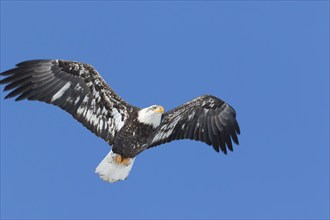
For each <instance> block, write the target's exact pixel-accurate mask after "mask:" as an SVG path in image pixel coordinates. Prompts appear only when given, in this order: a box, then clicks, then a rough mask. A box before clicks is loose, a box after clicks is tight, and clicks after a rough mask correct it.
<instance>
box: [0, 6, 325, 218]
mask: <svg viewBox="0 0 330 220" xmlns="http://www.w3.org/2000/svg"><path fill="white" fill-rule="evenodd" d="M37 58H57V59H68V60H76V61H83V62H86V63H90V64H92V65H93V66H94V67H95V68H96V69H97V70H98V71H99V72H100V73H101V75H102V76H103V77H104V79H105V80H106V81H107V82H108V83H109V84H110V86H111V87H112V88H113V89H114V90H115V91H116V92H117V93H118V94H119V95H120V96H122V97H123V98H124V99H125V100H126V101H128V102H129V103H131V104H133V105H136V106H140V107H146V106H149V105H152V104H161V105H163V106H164V107H165V109H167V110H169V109H171V108H174V107H176V106H178V105H180V104H182V103H184V102H187V101H189V100H191V99H193V98H195V97H196V96H199V95H202V94H213V95H215V96H218V97H219V98H221V99H223V100H225V101H227V102H228V103H230V104H231V105H232V106H233V107H234V108H235V109H236V111H237V119H238V122H239V123H240V127H241V131H242V134H241V135H240V136H239V139H240V145H239V146H235V149H234V152H230V153H229V154H228V155H227V156H225V155H223V154H221V153H220V154H217V153H216V152H215V151H214V150H213V149H212V148H211V147H209V146H207V145H206V144H203V143H201V142H194V141H176V142H172V143H169V144H167V145H163V146H161V147H158V148H154V149H152V150H149V151H146V152H144V153H142V154H141V155H140V156H138V158H137V159H136V161H135V164H134V167H133V169H132V172H131V174H130V176H129V178H128V180H126V181H123V182H118V183H115V184H109V183H106V182H103V181H102V180H101V179H100V178H99V177H98V175H97V174H95V173H94V169H95V167H96V166H97V165H98V164H99V162H100V161H101V160H102V159H103V158H104V157H105V155H106V154H107V153H108V152H109V150H110V148H109V146H108V145H107V143H106V142H104V141H103V140H102V139H99V138H97V137H96V136H95V135H94V134H92V133H91V132H90V131H88V130H87V129H85V128H84V127H83V126H81V125H80V124H79V123H78V122H76V121H75V120H73V119H72V117H71V116H70V115H69V114H67V113H66V112H64V111H62V110H60V109H59V108H56V107H53V106H51V105H46V104H44V103H40V102H28V101H22V102H14V101H13V100H5V101H4V100H3V97H4V96H5V94H4V93H2V94H1V218H32V219H36V218H53V219H54V218H55V219H60V218H66V219H67V218H79V219H83V218H104V219H111V218H216V219H218V218H219V219H222V218H240V219H244V218H250V219H251V218H252V219H254V218H275V219H276V218H298V219H303V218H305V219H306V218H307V219H312V218H313V219H327V218H329V2H328V1H289V2H285V1H265V2H264V1H233V2H230V1H207V2H204V1H203V2H202V1H171V2H161V1H139V2H133V1H125V2H118V1H113V2H108V1H98V2H92V1H90V2H89V1H85V2H78V1H71V2H65V1H59V2H56V1H53V2H42V1H35V2H23V1H16V2H9V1H1V71H4V70H7V69H9V68H12V67H14V65H15V64H16V63H18V62H21V61H24V60H29V59H37ZM2 88H3V87H2Z"/></svg>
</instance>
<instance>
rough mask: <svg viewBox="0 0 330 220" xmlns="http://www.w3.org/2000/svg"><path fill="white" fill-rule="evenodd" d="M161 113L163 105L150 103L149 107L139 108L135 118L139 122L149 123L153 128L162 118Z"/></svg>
mask: <svg viewBox="0 0 330 220" xmlns="http://www.w3.org/2000/svg"><path fill="white" fill-rule="evenodd" d="M163 113H164V107H163V106H160V105H152V106H150V107H147V108H143V109H141V110H139V112H138V118H137V119H138V121H139V122H140V123H143V124H146V125H151V126H153V127H154V128H157V127H158V126H159V124H160V122H161V120H162V114H163Z"/></svg>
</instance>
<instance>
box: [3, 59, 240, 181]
mask: <svg viewBox="0 0 330 220" xmlns="http://www.w3.org/2000/svg"><path fill="white" fill-rule="evenodd" d="M1 75H2V76H3V77H4V78H3V79H1V80H0V84H6V86H5V88H4V91H10V92H9V94H8V95H7V96H6V97H5V98H12V97H16V99H15V100H16V101H20V100H24V99H27V100H36V101H41V102H45V103H48V104H52V105H55V106H58V107H60V108H61V109H63V110H64V111H66V112H68V113H69V114H71V115H72V117H73V118H75V119H76V120H77V121H79V122H80V123H81V124H82V125H83V126H85V127H86V128H87V129H89V130H90V131H91V132H93V133H94V134H95V135H96V136H98V137H100V138H102V139H103V140H104V141H106V142H107V143H108V144H109V145H110V146H111V147H112V150H111V151H110V152H109V153H108V154H107V155H106V157H105V158H104V159H103V160H102V161H101V163H100V164H99V165H98V166H97V168H96V170H95V171H96V173H98V174H99V175H100V177H101V178H102V179H103V180H105V181H108V182H116V181H118V180H124V179H126V178H127V177H128V174H129V172H130V170H131V168H132V166H133V163H134V161H135V158H136V156H137V155H139V154H140V153H141V152H143V151H144V150H147V149H149V148H152V147H156V146H159V145H161V144H165V143H167V142H171V141H174V140H180V139H190V140H196V141H201V142H204V143H206V144H207V145H210V146H212V147H213V149H214V150H215V151H216V152H219V151H222V152H223V153H224V154H227V150H230V151H232V150H233V145H232V141H233V142H234V143H236V144H237V145H238V137H237V135H238V134H240V128H239V125H238V122H237V120H236V112H235V110H234V108H233V107H231V106H230V105H229V104H228V103H226V102H224V101H223V100H221V99H219V98H217V97H215V96H212V95H203V96H199V97H197V98H195V99H193V100H191V101H189V102H187V103H184V104H182V105H181V106H178V107H176V108H174V109H172V110H170V111H167V112H165V111H164V108H163V107H162V106H160V105H152V106H150V107H146V108H139V107H136V106H132V105H130V104H128V103H127V102H126V101H125V100H123V99H122V98H121V97H120V96H118V95H117V94H116V93H115V92H114V91H113V90H112V89H111V88H110V87H109V85H108V84H107V83H106V82H105V81H104V80H103V78H102V77H101V76H100V74H99V73H98V72H97V71H96V70H95V69H94V68H93V67H92V66H90V65H88V64H85V63H80V62H74V61H65V60H30V61H25V62H22V63H19V64H17V65H16V68H13V69H10V70H7V71H5V72H2V73H1Z"/></svg>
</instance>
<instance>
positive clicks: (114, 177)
mask: <svg viewBox="0 0 330 220" xmlns="http://www.w3.org/2000/svg"><path fill="white" fill-rule="evenodd" d="M116 156H117V154H115V153H113V152H112V151H110V152H109V153H108V154H107V156H106V157H105V158H104V159H103V160H102V161H101V163H100V164H99V165H98V166H97V167H96V169H95V172H96V173H98V174H99V175H100V178H101V179H103V180H104V181H107V182H109V183H114V182H117V181H119V180H125V179H127V177H128V174H129V172H130V171H131V169H132V166H133V163H134V160H135V158H132V159H131V160H130V161H129V162H128V164H127V165H124V164H120V163H118V162H116V161H115V157H116Z"/></svg>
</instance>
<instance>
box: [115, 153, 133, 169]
mask: <svg viewBox="0 0 330 220" xmlns="http://www.w3.org/2000/svg"><path fill="white" fill-rule="evenodd" d="M114 159H115V162H116V163H119V164H122V165H125V166H127V165H129V163H130V162H131V158H128V157H127V158H124V157H122V156H121V155H119V154H118V155H116V156H115V158H114Z"/></svg>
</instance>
